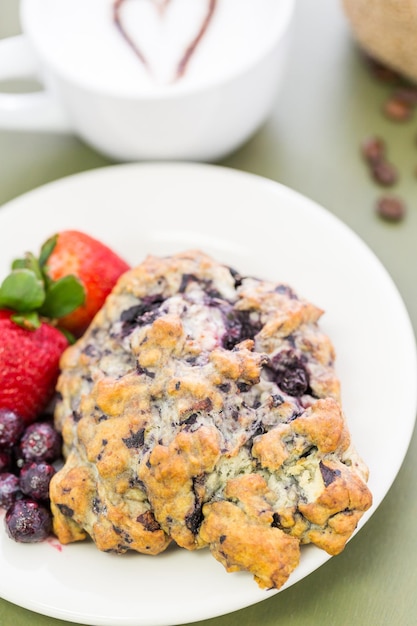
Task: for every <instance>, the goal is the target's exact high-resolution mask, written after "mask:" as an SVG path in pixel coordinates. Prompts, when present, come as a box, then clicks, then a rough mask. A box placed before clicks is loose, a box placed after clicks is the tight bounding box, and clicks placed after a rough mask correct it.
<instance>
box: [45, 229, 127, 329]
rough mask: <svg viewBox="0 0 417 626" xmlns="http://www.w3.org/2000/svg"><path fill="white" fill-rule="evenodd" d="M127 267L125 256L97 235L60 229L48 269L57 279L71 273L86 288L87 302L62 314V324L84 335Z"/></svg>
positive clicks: (46, 269) (55, 279)
mask: <svg viewBox="0 0 417 626" xmlns="http://www.w3.org/2000/svg"><path fill="white" fill-rule="evenodd" d="M128 269H129V265H128V264H127V263H126V262H125V261H124V260H123V259H121V258H120V257H119V256H118V255H117V254H116V253H115V252H113V250H111V249H110V248H108V247H107V246H106V245H104V244H103V243H101V242H100V241H98V240H97V239H93V238H92V237H90V236H89V235H87V234H85V233H82V232H79V231H76V230H66V231H61V232H60V233H58V235H57V236H56V241H55V244H54V247H53V249H52V252H51V254H50V255H49V257H48V258H47V260H46V265H45V272H46V274H47V276H49V277H50V278H52V279H53V280H54V281H57V280H59V279H61V278H62V277H64V276H68V275H69V274H72V275H74V276H76V277H77V278H78V280H79V281H80V282H81V284H82V285H83V287H84V289H85V302H84V304H82V305H81V306H79V307H78V308H76V309H75V310H74V311H73V312H72V313H70V314H68V315H65V316H64V317H61V318H60V319H59V324H60V326H62V327H64V328H66V329H67V330H69V331H70V332H72V333H73V334H74V335H75V336H77V337H79V336H80V335H82V333H83V332H84V331H85V330H86V328H87V327H88V325H89V324H90V322H91V320H92V319H93V317H94V316H95V314H96V313H97V311H98V310H99V309H101V307H102V306H103V304H104V301H105V299H106V297H107V296H108V294H109V293H110V291H111V290H112V289H113V287H114V285H115V283H116V281H117V279H118V278H119V276H120V275H121V274H123V273H124V272H126V271H127V270H128Z"/></svg>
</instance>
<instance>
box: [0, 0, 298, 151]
mask: <svg viewBox="0 0 417 626" xmlns="http://www.w3.org/2000/svg"><path fill="white" fill-rule="evenodd" d="M294 5H295V0H130V1H129V2H124V0H22V2H21V7H20V15H21V24H22V31H23V34H22V35H19V36H16V37H11V38H9V39H4V40H2V41H0V80H6V79H16V78H28V77H34V78H37V79H38V80H39V81H40V82H41V84H42V86H43V90H42V91H38V92H33V93H24V94H21V93H19V94H10V93H0V127H2V128H7V129H13V130H17V129H20V130H32V131H33V130H35V131H36V130H37V131H57V132H58V131H60V132H62V131H65V132H71V133H75V134H77V135H78V136H79V137H80V138H81V139H82V140H84V141H85V142H86V143H87V144H89V145H91V146H92V147H93V148H95V149H96V150H98V151H99V152H101V153H103V154H105V155H107V156H109V157H111V158H113V159H116V160H121V161H128V160H142V159H184V160H185V159H189V160H216V159H218V158H220V157H223V156H225V155H226V154H228V153H229V152H231V151H233V150H234V149H236V148H237V147H238V146H240V145H241V144H242V143H243V142H244V141H246V140H247V139H248V138H249V137H250V136H251V135H252V134H253V133H254V132H255V131H256V130H257V129H258V128H259V126H260V125H261V124H262V123H263V122H264V121H265V119H266V118H267V116H268V115H269V114H270V112H271V109H272V107H273V106H274V104H275V103H276V102H277V94H278V87H279V85H280V78H281V75H282V73H283V69H284V67H285V60H286V56H287V48H288V42H289V37H288V32H289V30H290V29H289V27H290V24H291V21H292V15H293V12H294ZM193 46H194V47H193ZM187 55H188V56H187ZM181 64H182V68H180V65H181ZM181 69H182V74H181V71H180V70H181Z"/></svg>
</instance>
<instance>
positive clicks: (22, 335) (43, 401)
mask: <svg viewBox="0 0 417 626" xmlns="http://www.w3.org/2000/svg"><path fill="white" fill-rule="evenodd" d="M67 346H68V340H67V338H66V337H65V336H64V335H63V334H62V333H61V332H60V331H59V330H58V329H56V328H54V327H53V326H51V325H50V324H47V323H45V322H42V323H41V324H40V326H39V327H38V328H36V329H35V330H26V329H25V328H22V327H21V326H18V325H17V324H16V323H15V322H13V321H12V319H11V312H10V311H4V310H0V408H6V409H10V410H13V411H15V412H16V413H18V414H19V415H21V417H23V419H24V420H25V422H26V423H31V422H33V421H34V420H35V419H36V417H38V416H39V414H40V413H41V412H42V411H43V410H44V409H45V408H46V405H47V404H48V402H49V400H50V399H51V397H52V395H53V392H54V388H55V384H56V381H57V377H58V374H59V358H60V356H61V354H62V352H63V350H65V348H66V347H67Z"/></svg>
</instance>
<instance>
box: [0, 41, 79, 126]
mask: <svg viewBox="0 0 417 626" xmlns="http://www.w3.org/2000/svg"><path fill="white" fill-rule="evenodd" d="M38 77H39V71H38V67H37V65H36V61H35V58H34V54H33V51H32V49H31V48H30V45H29V43H28V41H27V39H26V37H25V35H16V36H15V37H9V38H7V39H3V40H0V81H2V80H8V79H19V78H38ZM0 128H3V129H7V130H26V131H51V132H72V129H71V125H70V122H69V120H68V117H67V116H66V114H65V111H64V110H63V109H62V108H61V107H60V105H59V102H58V101H57V100H56V99H55V98H54V97H53V95H52V94H51V92H50V91H48V90H46V89H44V90H42V91H35V92H33V93H22V94H20V93H19V94H12V93H1V83H0Z"/></svg>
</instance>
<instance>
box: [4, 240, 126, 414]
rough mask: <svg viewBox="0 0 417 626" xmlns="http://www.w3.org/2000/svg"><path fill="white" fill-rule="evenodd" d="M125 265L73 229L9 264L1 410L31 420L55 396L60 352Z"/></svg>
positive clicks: (6, 288) (98, 243) (5, 301)
mask: <svg viewBox="0 0 417 626" xmlns="http://www.w3.org/2000/svg"><path fill="white" fill-rule="evenodd" d="M127 269H128V265H127V264H126V263H125V262H124V261H122V259H120V258H119V257H118V256H117V255H116V254H115V253H114V252H112V251H111V250H110V249H109V248H108V247H107V246H105V245H103V244H102V243H100V242H99V241H97V240H96V239H93V238H91V237H89V236H88V235H85V234H84V233H80V232H78V231H62V232H61V233H58V234H56V235H54V236H53V237H51V238H50V239H48V241H47V242H46V243H45V244H44V245H43V246H42V248H41V251H40V255H39V258H36V257H35V256H34V255H33V254H32V253H30V252H28V253H26V254H25V256H24V257H23V258H20V259H17V260H15V261H14V262H13V263H12V271H11V273H10V274H9V275H8V276H7V277H6V278H5V279H4V280H3V282H2V284H1V285H0V409H7V410H11V411H15V412H17V413H18V414H19V415H21V417H22V418H23V419H24V420H25V421H26V423H31V422H33V421H35V420H36V418H37V417H38V416H39V414H40V413H41V412H42V411H43V410H44V409H45V408H46V407H47V405H48V403H49V401H50V400H51V397H52V395H53V392H54V388H55V384H56V381H57V378H58V375H59V360H60V357H61V354H62V352H63V351H64V350H65V348H66V347H67V346H68V344H69V343H70V342H71V341H73V340H74V336H73V335H75V336H76V337H77V336H80V335H81V334H82V332H83V331H84V330H85V329H86V327H87V326H88V324H89V323H90V321H91V320H92V318H93V317H94V315H95V314H96V312H97V311H98V309H99V308H100V307H101V306H102V304H103V303H104V300H105V298H106V297H107V295H108V293H109V292H110V291H111V289H112V288H113V286H114V284H115V282H116V280H117V278H118V277H119V276H120V274H122V273H123V272H124V271H126V270H127ZM71 331H72V332H71Z"/></svg>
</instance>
